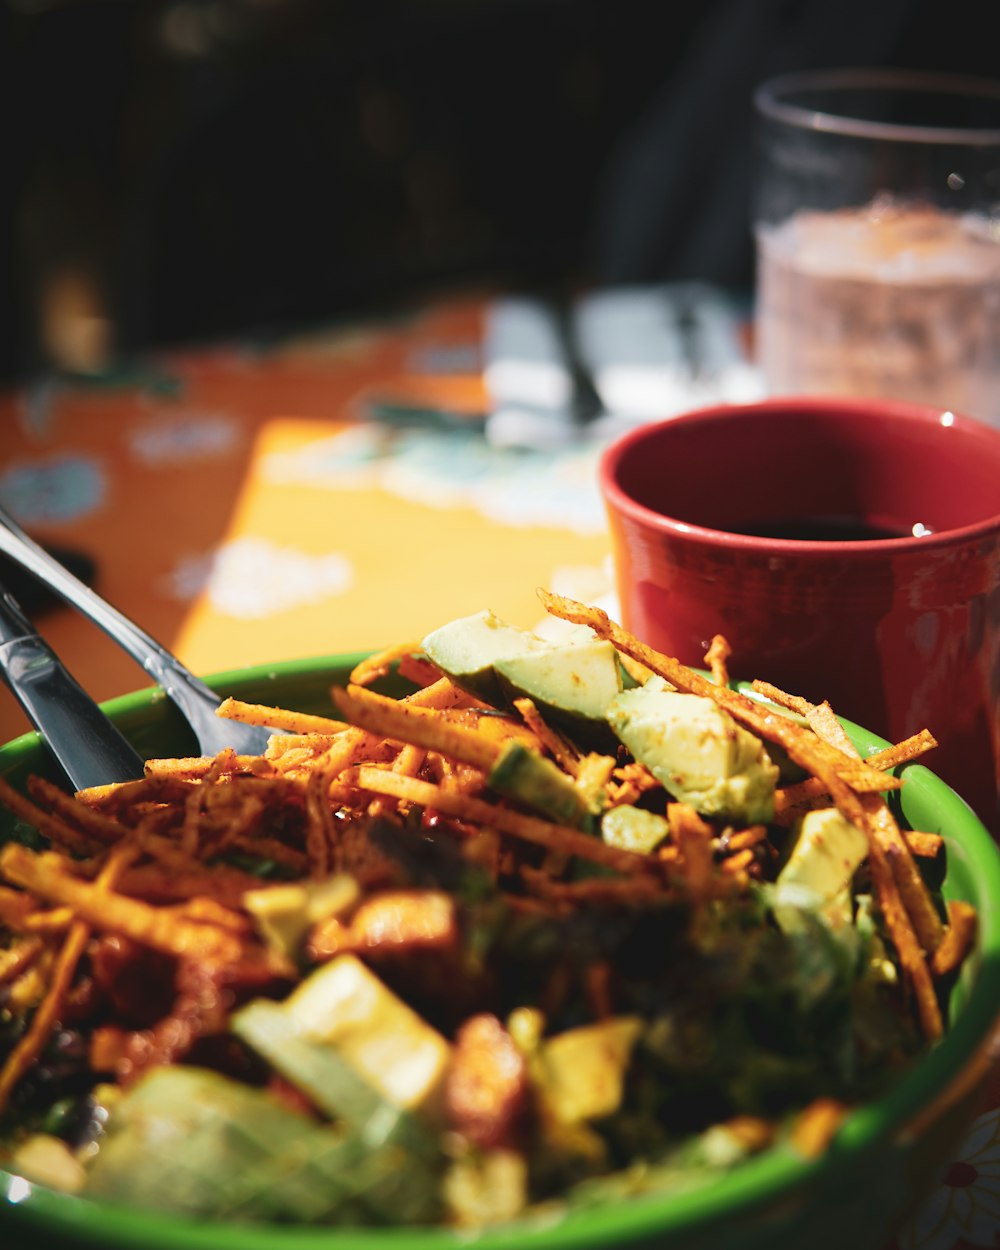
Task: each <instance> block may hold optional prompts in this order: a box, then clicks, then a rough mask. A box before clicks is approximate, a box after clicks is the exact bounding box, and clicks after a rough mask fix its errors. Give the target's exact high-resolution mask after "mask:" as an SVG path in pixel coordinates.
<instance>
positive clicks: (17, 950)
mask: <svg viewBox="0 0 1000 1250" xmlns="http://www.w3.org/2000/svg"><path fill="white" fill-rule="evenodd" d="M44 946H45V943H44V942H43V941H42V939H41V938H40V937H38V935H37V934H31V935H29V936H27V937H22V938H18V939H17V941H16V942H14V943H13V944H12V945H10V946H7V947H4V949H3V950H0V985H8V984H9V983H10V982H11V981H16V980H17V978H18V977H19V976H20V975H21V973H22V972H25V971H27V969H28V968H30V967H31V965H32V964H33V963H34V962H35V960H36V959H37V958H38V956H39V955H40V954H41V953H42V950H43V948H44Z"/></svg>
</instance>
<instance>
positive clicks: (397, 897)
mask: <svg viewBox="0 0 1000 1250" xmlns="http://www.w3.org/2000/svg"><path fill="white" fill-rule="evenodd" d="M458 937H459V932H458V917H457V915H456V912H455V900H454V899H453V898H452V897H451V895H450V894H445V893H444V892H443V891H442V890H384V891H382V892H381V893H379V894H375V895H373V896H372V897H371V898H368V899H366V900H365V901H364V902H363V903H361V904H360V906H359V907H358V908H357V910H356V911H355V912H354V915H353V916H352V917H351V919H350V921H349V922H348V923H345V922H344V921H343V920H340V919H339V918H338V917H336V916H329V917H327V918H326V919H325V920H321V921H319V922H318V923H317V924H316V925H315V927H314V928H313V930H312V933H311V934H310V936H309V939H308V943H307V949H308V952H309V955H310V957H311V958H313V959H318V960H322V959H332V958H333V956H334V955H341V954H344V953H345V952H347V951H363V952H365V953H366V954H380V953H385V952H388V951H402V950H442V949H444V948H449V947H454V946H455V945H456V943H457V942H458Z"/></svg>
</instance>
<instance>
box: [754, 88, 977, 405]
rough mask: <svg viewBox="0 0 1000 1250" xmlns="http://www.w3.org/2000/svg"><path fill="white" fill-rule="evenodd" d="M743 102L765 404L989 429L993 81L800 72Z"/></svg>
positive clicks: (757, 337) (758, 346)
mask: <svg viewBox="0 0 1000 1250" xmlns="http://www.w3.org/2000/svg"><path fill="white" fill-rule="evenodd" d="M754 104H755V110H756V142H757V178H756V186H755V190H754V199H755V202H754V210H753V212H754V222H753V225H754V233H755V236H756V242H757V298H756V318H755V342H756V356H757V362H758V364H759V365H760V368H761V371H762V373H763V377H764V381H765V385H766V388H767V390H768V391H769V392H770V393H771V394H776V395H780V394H795V393H799V394H802V393H814V394H839V395H860V396H881V397H886V398H894V399H902V400H912V401H917V402H920V403H924V404H930V405H934V406H937V407H941V408H943V409H951V410H954V411H957V412H962V413H965V414H967V415H970V416H973V417H975V418H978V419H980V420H982V421H985V422H988V423H990V424H994V425H1000V82H992V81H989V80H980V79H970V78H965V77H956V76H951V75H939V74H928V73H922V72H921V73H917V72H911V71H890V70H828V71H815V72H803V73H798V74H790V75H785V76H782V77H780V78H776V79H771V80H769V81H767V82H765V83H763V84H762V85H761V86H759V87H758V89H757V91H756V93H755V96H754Z"/></svg>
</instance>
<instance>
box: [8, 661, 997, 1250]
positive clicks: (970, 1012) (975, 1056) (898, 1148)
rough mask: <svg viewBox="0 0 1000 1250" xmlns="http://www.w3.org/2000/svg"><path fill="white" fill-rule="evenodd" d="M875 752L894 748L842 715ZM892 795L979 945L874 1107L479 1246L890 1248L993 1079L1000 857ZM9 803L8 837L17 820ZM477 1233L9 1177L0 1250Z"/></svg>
mask: <svg viewBox="0 0 1000 1250" xmlns="http://www.w3.org/2000/svg"><path fill="white" fill-rule="evenodd" d="M360 658H361V657H360V656H359V655H347V656H333V657H329V658H324V659H317V660H308V661H295V662H290V663H281V664H276V665H272V666H263V667H258V668H252V669H246V670H242V671H239V672H234V673H223V674H221V675H219V676H218V677H216V678H214V679H213V680H212V684H213V685H214V686H215V688H216V689H218V690H219V692H220V693H221V694H231V695H234V696H236V697H238V698H242V699H246V700H249V701H253V702H261V703H268V704H277V705H280V706H283V707H289V708H295V709H298V710H301V711H308V712H318V713H328V714H329V713H332V710H333V708H332V703H331V700H330V696H329V690H330V687H331V686H332V685H334V684H338V683H343V682H344V681H345V680H346V678H347V675H348V674H349V672H350V670H351V668H352V667H353V666H354V664H355V663H356V662H357V661H358V660H359V659H360ZM105 709H106V710H107V711H108V712H109V713H110V714H111V716H112V717H113V718H114V719H115V721H116V722H117V723H118V724H119V726H120V727H121V728H122V730H123V731H124V733H125V734H126V736H127V737H128V738H129V739H130V740H131V741H132V742H133V743H134V745H135V746H136V748H137V749H138V750H139V751H140V753H142V754H143V755H145V756H165V755H184V754H189V753H190V752H191V751H192V750H193V744H192V741H191V739H190V737H189V733H188V731H187V729H186V726H185V725H184V723H183V721H182V720H181V718H180V715H179V713H178V712H177V711H176V709H175V708H174V707H173V705H172V704H171V703H170V702H168V701H167V700H166V698H165V697H164V696H163V695H162V693H160V692H159V691H158V690H149V689H147V690H143V691H139V692H137V693H135V694H130V695H126V696H124V697H122V698H119V699H114V700H112V701H110V702H109V703H107V704H105ZM846 727H847V729H848V732H849V733H850V734H851V737H852V738H853V740H854V742H855V745H856V746H857V747H858V748H859V749H860V750H861V751H862V752H863V753H865V754H868V753H870V752H872V751H875V750H878V749H880V748H881V747H884V746H885V745H886V744H885V742H884V741H883V740H882V739H880V738H877V737H875V736H874V735H873V734H870V733H868V732H867V731H865V730H863V729H860V728H859V727H857V726H855V725H852V724H850V723H846ZM35 772H37V773H42V774H46V773H48V774H49V775H52V769H51V766H50V764H49V762H48V759H47V756H46V752H45V749H44V747H43V746H42V744H41V743H40V741H39V739H38V737H37V735H35V734H26V735H25V736H24V737H21V738H18V739H17V740H16V741H14V742H11V743H9V744H8V745H7V746H5V747H3V748H0V773H2V774H3V775H4V776H5V777H7V779H8V780H9V781H11V782H12V783H13V784H15V785H21V784H23V782H24V780H25V779H26V777H27V776H28V775H29V774H30V773H35ZM905 774H906V784H905V786H903V788H902V790H901V791H900V792H899V793H898V797H894V799H893V802H896V803H898V813H897V814H898V815H899V816H900V817H901V819H902V820H904V821H905V822H906V823H907V824H908V825H909V826H910V827H912V828H915V829H920V830H923V831H926V832H934V833H941V834H942V835H943V836H944V838H945V842H946V848H947V849H946V856H945V865H944V886H943V888H944V893H945V896H946V897H947V898H955V899H965V900H967V901H968V902H971V903H972V904H973V905H974V906H975V907H976V908H977V910H978V912H979V918H980V925H979V932H978V937H977V942H976V947H975V950H974V952H973V953H972V955H971V957H970V958H969V959H968V960H967V961H966V963H965V965H964V967H963V970H962V972H961V975H960V976H959V978H958V980H957V983H956V985H955V988H954V991H953V994H952V1001H951V1010H950V1017H951V1018H950V1027H949V1029H948V1032H947V1034H946V1035H945V1037H944V1038H943V1040H942V1041H941V1042H940V1043H939V1044H938V1045H937V1046H935V1047H934V1048H933V1049H932V1050H931V1051H930V1052H929V1053H928V1054H927V1055H926V1056H924V1057H923V1058H922V1059H921V1060H920V1061H919V1062H918V1063H917V1064H916V1065H915V1066H914V1067H913V1068H912V1069H911V1070H910V1071H909V1072H908V1073H907V1074H906V1075H905V1076H904V1077H903V1078H902V1079H901V1080H900V1081H899V1082H898V1083H897V1084H896V1085H895V1086H894V1087H893V1088H892V1090H891V1091H890V1092H889V1093H888V1094H887V1095H886V1096H885V1097H883V1098H881V1099H880V1100H879V1101H877V1102H874V1103H871V1104H869V1105H867V1106H865V1107H863V1108H862V1109H860V1110H859V1111H857V1112H855V1113H854V1114H852V1115H851V1116H850V1117H849V1119H848V1120H847V1121H846V1123H845V1125H844V1126H843V1128H842V1130H841V1132H840V1133H839V1135H838V1137H837V1139H836V1142H835V1143H834V1145H833V1146H832V1148H831V1149H830V1150H828V1151H827V1153H826V1154H825V1155H823V1156H822V1157H821V1158H819V1159H816V1160H803V1159H801V1158H799V1157H797V1156H795V1155H794V1154H793V1153H791V1152H790V1151H786V1150H773V1151H769V1152H765V1153H764V1154H763V1155H761V1156H759V1157H758V1158H755V1159H753V1160H751V1161H749V1162H747V1163H746V1164H744V1165H743V1166H741V1167H740V1168H739V1169H737V1170H736V1171H734V1172H732V1173H730V1174H728V1175H726V1176H725V1177H723V1178H721V1179H719V1180H717V1181H713V1182H711V1183H708V1184H706V1185H704V1186H703V1187H700V1188H698V1189H696V1190H692V1191H689V1192H686V1193H683V1194H680V1195H674V1196H670V1195H667V1196H657V1195H646V1196H643V1197H637V1198H633V1199H629V1200H626V1201H619V1202H615V1203H609V1204H607V1205H606V1206H603V1207H600V1208H597V1209H589V1210H586V1211H579V1212H575V1213H571V1214H569V1215H566V1216H565V1217H563V1218H560V1219H554V1218H551V1217H550V1218H547V1219H542V1218H537V1219H530V1220H523V1221H519V1222H518V1223H516V1224H514V1225H510V1226H506V1227H502V1228H496V1229H493V1230H490V1231H487V1232H484V1233H482V1234H479V1235H476V1236H475V1237H473V1238H471V1240H474V1241H475V1244H476V1245H477V1246H478V1247H481V1248H482V1250H571V1248H572V1250H586V1248H588V1247H605V1248H610V1247H615V1248H616V1250H618V1248H625V1247H634V1248H639V1247H650V1248H651V1247H658V1248H659V1250H758V1248H759V1250H765V1248H766V1250H776V1248H777V1247H788V1248H789V1250H792V1248H796V1250H797V1248H798V1247H801V1246H809V1247H810V1248H811V1250H826V1248H829V1250H844V1247H846V1246H850V1247H851V1250H868V1248H870V1250H883V1247H884V1246H885V1244H886V1243H887V1241H888V1239H889V1238H890V1236H891V1235H892V1233H893V1231H894V1230H895V1229H896V1228H898V1227H899V1225H900V1223H901V1222H902V1220H903V1219H904V1218H905V1216H906V1215H907V1214H908V1213H909V1212H911V1211H912V1209H913V1208H914V1206H915V1205H916V1204H917V1202H918V1201H919V1198H920V1197H921V1196H923V1195H926V1194H927V1193H928V1192H929V1187H930V1186H931V1185H933V1183H934V1180H935V1178H936V1177H937V1176H938V1174H939V1172H940V1170H941V1169H942V1168H943V1167H945V1166H946V1165H947V1164H948V1163H949V1162H950V1161H951V1156H950V1151H951V1150H952V1149H953V1147H955V1146H956V1145H957V1144H958V1142H959V1141H960V1140H961V1135H962V1132H963V1130H964V1128H965V1127H966V1126H967V1125H968V1123H969V1122H970V1120H971V1119H972V1117H973V1115H974V1114H975V1112H976V1110H977V1106H978V1103H979V1099H980V1097H981V1093H982V1089H983V1086H984V1083H985V1080H986V1078H987V1076H988V1074H989V1066H990V1050H989V1047H990V1042H991V1040H992V1039H993V1038H994V1035H995V1034H996V1031H997V1013H998V1009H1000V906H998V903H1000V852H998V850H997V848H996V846H995V845H994V843H993V841H992V839H991V838H990V836H989V834H988V833H987V831H986V830H985V829H984V827H983V826H982V825H981V824H980V822H979V821H978V820H977V818H976V817H975V816H974V814H973V813H972V811H971V810H970V809H969V808H968V807H967V806H966V804H965V803H964V802H963V801H962V799H960V798H959V797H958V796H957V795H956V794H955V793H954V792H953V791H952V790H950V789H949V788H948V787H947V786H946V785H945V784H944V783H943V782H942V781H940V780H939V779H938V778H937V777H935V776H934V774H933V773H932V772H930V771H929V770H928V769H927V768H925V767H923V766H922V765H918V764H911V765H908V766H906V769H905ZM5 816H6V814H4V813H0V838H2V836H3V834H4V832H5V831H6V829H7V828H9V817H7V818H6V820H7V823H6V824H5V823H4V818H5ZM469 1241H470V1235H469V1234H468V1233H458V1232H453V1231H451V1230H446V1229H391V1230H385V1229H357V1230H354V1229H343V1228H321V1227H293V1226H288V1225H281V1226H275V1225H267V1224H243V1225H225V1224H220V1223H213V1222H208V1221H201V1222H198V1221H191V1220H187V1219H180V1218H171V1217H169V1216H165V1215H163V1214H160V1213H155V1214H154V1213H149V1214H145V1213H143V1212H141V1211H137V1210H135V1209H128V1208H124V1207H112V1206H110V1205H106V1204H102V1203H96V1202H92V1201H89V1200H87V1199H82V1198H75V1197H70V1196H66V1195H63V1194H58V1193H54V1192H52V1191H50V1190H47V1189H45V1188H44V1187H43V1186H39V1185H33V1184H28V1183H27V1182H26V1181H24V1180H23V1179H22V1178H20V1177H16V1176H12V1175H10V1174H8V1173H4V1172H2V1171H0V1246H3V1247H4V1250H20V1248H21V1247H22V1246H24V1247H27V1246H29V1245H33V1244H35V1243H41V1242H44V1243H46V1244H48V1245H50V1246H54V1247H66V1248H70V1247H72V1248H73V1250H78V1248H82V1247H86V1246H94V1247H96V1246H101V1247H104V1248H105V1250H126V1248H127V1250H459V1248H460V1247H463V1246H465V1245H466V1244H467V1243H468V1242H469Z"/></svg>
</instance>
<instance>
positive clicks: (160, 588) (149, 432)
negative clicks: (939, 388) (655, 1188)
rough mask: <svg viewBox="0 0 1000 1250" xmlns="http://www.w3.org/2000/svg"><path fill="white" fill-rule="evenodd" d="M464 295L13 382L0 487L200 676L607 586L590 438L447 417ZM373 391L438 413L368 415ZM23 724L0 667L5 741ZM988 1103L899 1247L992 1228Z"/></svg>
mask: <svg viewBox="0 0 1000 1250" xmlns="http://www.w3.org/2000/svg"><path fill="white" fill-rule="evenodd" d="M482 308H483V304H482V302H481V301H479V300H476V299H472V300H464V301H454V302H444V303H442V304H440V305H439V306H435V307H430V308H426V309H424V310H422V311H421V312H419V313H417V314H414V315H413V316H412V317H409V318H405V319H401V320H399V321H397V322H395V323H393V324H391V325H381V324H379V325H372V326H367V327H361V328H354V329H349V330H339V331H330V332H328V333H321V334H316V335H315V336H313V337H311V338H299V339H297V340H296V341H294V342H293V343H289V344H285V345H280V346H276V347H272V348H271V349H268V350H260V349H256V348H250V347H247V346H243V345H231V346H221V347H217V348H213V349H211V350H202V351H193V352H189V353H172V354H169V355H162V356H160V357H158V358H157V359H156V360H155V361H152V362H149V370H148V373H146V374H145V375H144V376H142V377H140V378H137V379H135V380H134V381H132V382H131V383H129V382H125V383H122V382H121V381H120V380H118V381H117V382H116V384H115V385H104V386H101V385H94V384H89V385H87V386H70V385H66V386H63V387H59V388H56V389H55V390H54V392H53V393H52V394H51V395H48V396H44V395H43V396H42V397H41V399H39V397H38V396H35V397H34V402H32V403H28V397H27V396H26V395H25V394H20V393H11V394H8V395H6V396H4V397H2V398H0V501H2V502H3V503H4V504H5V506H6V507H7V508H8V510H10V511H11V512H13V513H14V515H15V516H16V517H17V518H18V519H19V520H20V522H21V524H22V525H23V526H24V527H25V528H26V529H28V530H29V531H30V532H31V533H32V534H33V536H34V537H36V538H37V539H38V540H39V541H42V542H47V543H60V544H67V545H70V546H75V547H79V548H82V549H84V550H86V551H87V552H89V553H90V554H92V555H93V556H94V558H95V559H96V561H97V566H98V572H97V581H96V586H97V589H98V591H99V592H100V593H101V594H102V595H103V596H104V597H105V598H106V599H108V600H110V601H111V602H112V603H113V604H114V605H115V606H116V607H118V608H120V609H121V610H122V611H123V612H125V613H126V614H127V615H129V616H131V617H132V618H133V619H134V620H136V621H137V622H138V623H139V624H140V625H141V626H142V627H143V628H144V629H145V630H146V631H147V632H148V633H151V634H152V635H153V636H154V637H155V638H157V639H158V640H159V641H160V642H161V643H163V644H164V645H166V646H167V647H168V648H169V649H171V650H172V651H174V653H175V654H176V655H178V656H179V658H180V659H181V660H182V661H183V662H184V663H186V664H187V665H188V666H189V667H191V668H192V669H194V670H195V671H196V672H199V673H203V674H204V673H210V672H213V671H218V670H222V669H228V668H235V667H239V666H241V665H244V664H255V663H258V662H270V661H278V660H282V659H291V658H298V657H308V656H314V655H323V654H330V653H334V652H340V651H351V650H358V649H368V648H376V647H381V646H383V645H384V644H387V643H390V642H394V641H402V640H405V639H410V638H419V637H420V636H421V635H422V634H423V633H425V632H427V631H428V630H430V629H431V628H433V627H434V626H435V625H438V624H441V623H443V622H444V621H447V620H449V619H451V618H453V617H456V616H461V615H465V614H467V613H471V612H475V611H478V610H479V609H480V608H483V607H490V608H492V609H493V610H494V611H496V612H497V613H498V614H499V615H500V616H503V617H505V618H507V619H508V620H510V621H511V622H513V623H515V624H519V625H523V626H532V625H534V624H536V623H537V622H538V621H539V620H540V619H541V617H542V616H543V613H542V612H541V610H540V607H539V604H538V601H537V598H536V596H535V588H536V587H537V586H539V585H545V586H549V587H552V588H554V589H557V590H560V591H562V592H564V593H567V594H570V595H572V596H574V597H577V598H581V599H585V600H588V601H596V600H599V599H601V598H605V597H610V596H611V580H610V572H609V567H608V541H607V537H606V533H605V527H604V514H603V509H602V506H601V502H600V499H599V497H598V494H597V489H596V483H595V478H594V467H595V462H596V456H597V453H598V448H597V447H596V446H593V445H590V446H587V445H583V446H580V447H574V448H572V449H569V450H566V451H563V452H560V453H541V452H536V453H521V452H515V451H510V450H499V449H495V448H489V447H488V446H487V445H486V444H485V442H484V440H483V439H482V437H481V436H480V435H479V433H478V427H476V426H475V423H474V422H473V421H472V420H471V419H469V417H468V416H467V415H466V416H463V415H462V414H470V413H471V414H474V413H476V412H481V411H482V410H483V407H484V404H485V401H486V396H485V394H484V390H483V386H482V382H481V379H480V376H479V374H478V372H477V371H476V369H475V367H474V362H475V357H476V352H477V350H478V345H479V343H480V335H481V314H482ZM455 361H459V362H462V368H461V369H460V371H459V372H457V373H456V372H455V371H454V369H449V368H444V367H443V366H445V365H447V364H448V363H449V362H451V363H452V364H454V362H455ZM470 361H471V362H472V363H471V364H470V363H469V362H470ZM435 362H436V363H435ZM438 366H442V367H441V369H440V371H438ZM378 397H382V398H389V399H395V400H396V401H398V402H400V403H404V404H413V405H417V404H422V403H426V404H427V405H428V406H430V407H440V408H443V409H444V410H445V411H446V412H447V413H448V414H449V415H448V420H447V421H445V422H443V423H433V422H432V423H425V424H423V425H421V424H419V423H416V424H398V423H397V424H392V423H384V422H375V421H372V420H369V419H365V418H367V416H368V415H369V414H370V411H371V402H372V400H373V399H374V398H378ZM36 624H37V625H38V627H39V630H40V632H41V633H42V634H43V635H44V636H45V637H46V638H47V639H48V640H49V641H50V643H51V644H52V645H53V646H54V647H55V649H56V651H57V652H58V653H59V654H60V655H61V656H62V658H63V659H64V661H65V662H66V664H67V666H68V667H69V668H70V670H71V671H72V672H73V674H74V675H75V676H76V678H77V679H78V681H80V682H81V684H82V685H83V686H84V687H85V688H87V689H88V690H89V691H90V692H91V693H92V694H93V695H95V696H96V697H98V698H99V699H104V698H110V697H111V696H113V695H117V694H121V693H124V692H125V691H127V690H131V689H135V688H137V687H139V686H142V685H145V684H147V683H146V682H145V680H144V675H143V673H142V672H141V671H140V670H139V669H138V668H137V666H136V664H135V663H134V661H132V660H131V659H130V658H129V657H128V656H126V655H124V654H123V653H122V652H121V651H119V650H118V648H117V647H115V645H114V644H113V643H111V642H110V641H109V640H108V639H107V638H105V636H104V635H103V634H102V633H101V632H100V631H99V630H97V629H96V628H95V627H94V626H92V625H90V624H89V623H88V622H86V621H84V620H83V619H82V618H80V617H79V616H78V615H77V614H76V613H74V612H72V611H71V610H69V609H65V608H57V609H55V610H53V611H51V612H49V613H47V614H46V615H44V616H42V617H39V618H38V620H37V622H36ZM26 728H28V725H27V721H26V720H25V718H24V716H23V714H22V713H21V711H20V708H19V707H18V706H17V704H16V703H15V702H14V700H13V698H12V697H11V696H10V695H9V694H8V692H7V691H6V689H0V741H5V740H7V739H8V738H10V737H12V736H14V735H16V734H18V733H21V732H23V731H24V730H25V729H26ZM998 1107H1000V1088H997V1089H994V1091H993V1093H992V1096H991V1097H990V1098H989V1099H988V1105H987V1106H985V1107H984V1109H983V1112H982V1114H981V1116H980V1117H979V1119H978V1120H977V1121H976V1122H975V1124H974V1125H973V1128H972V1130H971V1132H970V1134H969V1135H968V1136H967V1138H966V1140H965V1142H964V1143H963V1144H962V1146H961V1147H960V1149H959V1151H958V1152H957V1154H956V1157H955V1161H954V1163H953V1165H952V1167H951V1169H950V1170H949V1172H948V1174H947V1176H946V1178H945V1182H944V1183H943V1184H942V1185H941V1186H940V1187H939V1188H938V1189H936V1190H935V1191H934V1192H933V1193H932V1194H930V1195H929V1196H928V1201H927V1203H926V1204H925V1206H924V1208H923V1210H922V1211H921V1213H920V1215H919V1216H918V1218H917V1219H916V1220H915V1221H914V1222H913V1223H912V1224H911V1225H910V1226H909V1227H908V1228H907V1229H906V1230H905V1231H904V1233H903V1234H902V1236H901V1237H900V1239H899V1243H898V1250H977V1248H980V1247H982V1248H984V1250H985V1248H986V1247H993V1248H994V1250H995V1248H996V1246H997V1245H998V1244H1000V1242H998V1240H997V1230H998V1229H1000V1111H998Z"/></svg>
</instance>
